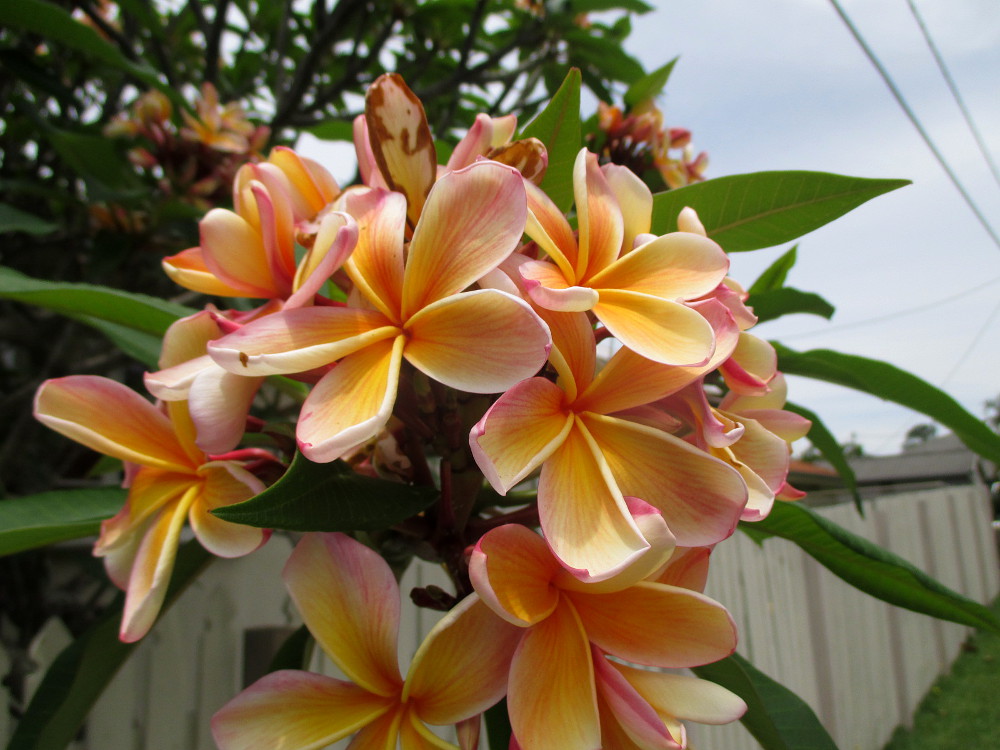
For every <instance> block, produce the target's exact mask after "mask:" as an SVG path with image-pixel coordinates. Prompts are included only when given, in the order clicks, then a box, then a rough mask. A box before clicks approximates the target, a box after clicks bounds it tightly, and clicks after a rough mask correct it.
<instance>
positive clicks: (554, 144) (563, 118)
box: [518, 68, 581, 212]
mask: <svg viewBox="0 0 1000 750" xmlns="http://www.w3.org/2000/svg"><path fill="white" fill-rule="evenodd" d="M580 80H581V78H580V71H579V70H577V69H576V68H573V69H571V70H570V71H569V73H568V74H567V76H566V79H565V80H564V81H563V83H562V86H560V87H559V90H558V91H556V93H555V95H554V96H553V97H552V99H551V101H549V103H548V105H546V107H545V109H543V110H542V111H541V112H539V113H538V116H537V117H536V118H535V119H534V120H532V121H531V122H529V123H528V124H527V125H526V126H525V128H524V130H522V131H521V134H520V135H519V136H518V137H519V138H537V139H538V140H540V141H541V142H542V143H544V144H545V148H546V149H547V150H548V152H549V167H548V169H547V170H546V171H545V179H544V180H542V190H544V191H545V194H546V195H548V196H549V198H551V199H552V201H553V202H554V203H555V204H556V205H557V206H558V207H559V210H560V211H563V212H566V211H568V210H569V207H570V206H572V205H573V164H574V162H575V161H576V155H577V153H578V152H579V151H580V139H581V135H580Z"/></svg>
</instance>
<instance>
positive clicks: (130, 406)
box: [35, 375, 193, 473]
mask: <svg viewBox="0 0 1000 750" xmlns="http://www.w3.org/2000/svg"><path fill="white" fill-rule="evenodd" d="M35 418H36V419H38V421H40V422H41V423H42V424H44V425H45V426H47V427H50V428H52V429H53V430H55V431H56V432H58V433H60V434H61V435H65V436H66V437H68V438H70V439H71V440H75V441H76V442H78V443H82V444H83V445H86V446H87V447H88V448H92V449H94V450H95V451H98V452H99V453H104V454H106V455H108V456H113V457H114V458H120V459H121V460H123V461H132V462H134V463H137V464H140V465H142V466H150V467H154V468H161V469H167V470H171V471H179V472H182V473H184V472H190V471H191V470H192V469H193V467H192V464H191V460H190V459H189V458H188V456H187V454H186V453H185V451H184V448H183V447H182V446H181V444H180V441H178V439H177V436H176V435H175V434H174V430H173V426H172V424H171V422H170V420H169V419H167V417H166V416H165V415H164V414H163V412H161V411H159V410H158V409H157V408H156V407H155V406H153V405H152V404H151V403H149V401H147V400H146V399H144V398H143V397H142V396H140V395H139V394H138V393H136V392H135V391H133V390H132V389H131V388H128V387H127V386H124V385H122V384H121V383H117V382H115V381H114V380H108V379H107V378H102V377H98V376H96V375H71V376H69V377H65V378H58V379H55V380H46V381H45V382H44V383H42V385H41V386H39V388H38V391H37V392H36V394H35Z"/></svg>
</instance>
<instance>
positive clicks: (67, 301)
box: [0, 266, 195, 336]
mask: <svg viewBox="0 0 1000 750" xmlns="http://www.w3.org/2000/svg"><path fill="white" fill-rule="evenodd" d="M0 297H5V298H7V299H13V300H17V301H19V302H26V303H28V304H31V305H37V306H39V307H44V308H46V309H49V310H53V311H55V312H58V313H62V314H64V315H68V316H70V317H77V318H79V317H80V316H90V317H93V318H97V319H99V320H106V321H108V322H110V323H117V324H118V325H121V326H125V327H126V328H131V329H132V330H135V331H142V332H144V333H149V334H153V335H154V336H162V335H163V333H164V331H166V330H167V328H168V327H169V326H170V324H171V323H173V322H174V321H175V320H177V319H178V318H180V317H183V316H185V315H192V314H193V313H194V312H195V310H193V309H191V308H190V307H185V306H184V305H178V304H175V303H173V302H167V301H165V300H162V299H158V298H156V297H150V296H148V295H145V294H135V293H131V292H122V291H119V290H117V289H111V288H109V287H103V286H96V285H94V284H75V283H69V282H55V281H43V280H41V279H33V278H31V277H30V276H25V275H24V274H21V273H18V272H17V271H15V270H14V269H12V268H6V267H3V266H0ZM84 322H87V321H86V320H85V321H84Z"/></svg>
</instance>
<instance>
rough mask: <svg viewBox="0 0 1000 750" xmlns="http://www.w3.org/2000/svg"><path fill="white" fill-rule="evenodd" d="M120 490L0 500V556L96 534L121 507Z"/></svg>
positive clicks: (55, 492) (54, 492)
mask: <svg viewBox="0 0 1000 750" xmlns="http://www.w3.org/2000/svg"><path fill="white" fill-rule="evenodd" d="M127 494H128V493H127V491H126V490H123V489H121V488H120V487H100V488H93V489H78V490H54V491H52V492H42V493H40V494H38V495H29V496H27V497H15V498H9V499H6V500H0V556H3V555H10V554H13V553H14V552H20V551H22V550H26V549H33V548H35V547H44V546H45V545H46V544H55V543H56V542H64V541H66V540H67V539H79V538H80V537H84V536H90V535H92V534H96V533H97V532H98V531H100V527H101V521H103V520H104V519H106V518H111V516H113V515H114V514H115V513H117V512H118V511H119V510H121V507H122V506H123V505H124V504H125V496H126V495H127Z"/></svg>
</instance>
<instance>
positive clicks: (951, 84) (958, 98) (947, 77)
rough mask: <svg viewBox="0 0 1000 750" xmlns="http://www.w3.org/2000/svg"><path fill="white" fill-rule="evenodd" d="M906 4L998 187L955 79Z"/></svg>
mask: <svg viewBox="0 0 1000 750" xmlns="http://www.w3.org/2000/svg"><path fill="white" fill-rule="evenodd" d="M906 4H907V5H908V6H910V13H912V14H913V20H915V21H916V22H917V26H919V27H920V32H921V33H922V34H923V35H924V41H926V42H927V47H928V48H929V49H930V51H931V54H932V55H933V56H934V62H936V63H937V66H938V70H939V71H941V77H942V78H944V82H945V83H946V84H948V90H949V91H951V95H952V97H954V99H955V103H956V104H957V105H958V108H959V109H960V110H962V116H963V117H964V118H965V124H966V125H968V126H969V132H971V133H972V137H973V138H975V139H976V145H977V146H979V153H981V154H982V155H983V158H984V159H985V160H986V163H987V165H989V168H990V172H991V173H992V174H993V179H994V180H995V181H996V183H997V185H1000V170H998V169H997V165H996V162H994V161H993V157H992V156H991V155H990V150H989V149H988V148H987V147H986V143H985V142H984V141H983V136H982V135H981V134H980V132H979V128H977V127H976V124H975V122H974V121H973V120H972V114H971V113H970V112H969V108H968V107H966V106H965V100H964V99H963V98H962V95H961V94H959V93H958V86H957V85H956V84H955V79H954V78H952V76H951V71H949V70H948V66H947V65H945V62H944V58H943V57H942V56H941V52H940V50H938V48H937V45H936V44H934V40H933V39H932V38H931V35H930V32H929V31H928V30H927V25H926V24H925V23H924V19H923V16H921V15H920V11H919V10H917V6H916V5H915V4H914V2H913V0H906Z"/></svg>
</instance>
